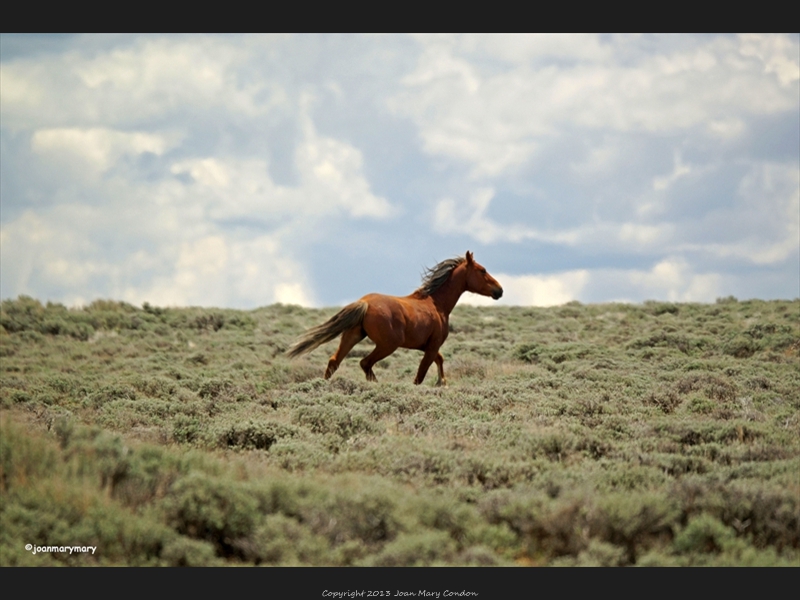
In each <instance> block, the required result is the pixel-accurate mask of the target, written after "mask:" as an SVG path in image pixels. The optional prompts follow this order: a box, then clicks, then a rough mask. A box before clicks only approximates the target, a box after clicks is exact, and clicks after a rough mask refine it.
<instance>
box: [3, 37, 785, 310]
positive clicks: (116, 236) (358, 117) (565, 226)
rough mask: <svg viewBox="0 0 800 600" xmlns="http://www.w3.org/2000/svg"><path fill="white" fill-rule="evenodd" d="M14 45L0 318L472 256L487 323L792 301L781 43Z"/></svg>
mask: <svg viewBox="0 0 800 600" xmlns="http://www.w3.org/2000/svg"><path fill="white" fill-rule="evenodd" d="M18 39H19V40H21V41H20V42H19V43H18V44H17V50H16V51H15V53H12V54H8V53H4V56H3V57H2V59H0V93H1V94H2V98H3V101H2V103H0V117H1V118H0V134H1V135H0V145H2V152H3V160H2V163H0V170H2V176H1V177H0V186H2V198H3V200H2V206H0V210H1V211H2V212H1V214H2V223H0V245H2V252H0V254H1V256H0V265H1V267H2V273H3V277H2V280H0V287H1V288H2V294H3V296H4V297H7V296H9V295H12V296H13V295H17V294H19V293H30V294H33V295H38V296H40V297H42V298H46V299H52V300H58V301H67V302H72V301H82V299H85V300H90V299H91V298H92V297H97V296H101V297H116V298H121V299H128V300H129V301H132V302H140V301H142V302H143V301H149V302H152V303H156V304H158V303H167V304H202V305H226V306H257V305H261V304H265V303H269V302H275V301H279V302H287V303H301V304H316V303H320V304H330V303H332V302H335V301H337V300H338V299H341V298H345V297H348V294H351V293H353V289H360V288H362V287H363V288H364V289H371V288H372V285H373V284H374V285H377V284H380V285H381V286H384V285H385V286H389V289H391V285H392V281H393V279H392V278H394V277H395V276H396V275H395V273H397V272H398V270H399V269H402V268H403V267H404V266H405V265H407V264H408V263H413V262H416V261H421V262H424V261H428V260H432V259H434V258H436V257H437V256H438V257H442V256H447V255H450V254H451V253H452V251H453V243H454V242H456V243H457V246H458V249H459V250H463V247H462V243H463V241H464V240H465V239H469V240H473V241H472V242H470V244H475V243H477V244H479V245H492V246H493V248H492V256H493V258H492V262H493V263H494V264H493V267H494V271H499V272H500V273H501V274H502V276H503V277H504V278H505V279H506V280H507V281H508V283H507V291H506V296H505V297H504V299H503V301H504V302H507V301H513V302H514V303H517V302H519V303H528V302H533V303H537V304H554V303H561V302H565V301H568V300H569V299H578V300H581V301H602V300H607V299H609V298H628V299H631V300H639V299H646V298H649V297H663V298H666V299H671V298H675V299H706V300H713V299H714V294H717V293H718V294H719V295H723V296H724V295H727V294H731V293H734V294H739V295H741V292H737V291H735V290H745V291H746V290H748V289H750V288H749V287H748V286H749V284H750V282H756V283H753V285H757V286H761V287H757V289H758V290H761V291H759V293H760V294H766V295H769V294H773V296H774V295H775V294H779V295H784V296H785V295H786V294H787V293H788V294H796V292H795V291H794V288H796V284H797V282H798V279H797V265H798V261H800V217H798V215H800V173H798V169H797V161H798V150H797V148H798V140H800V137H798V136H800V130H798V120H797V114H798V98H800V95H798V91H800V66H798V56H800V55H799V54H798V50H799V49H800V37H798V36H797V35H796V34H792V35H745V36H732V35H719V36H717V35H712V36H705V35H700V36H684V35H678V36H651V35H644V36H635V35H621V36H609V35H433V36H428V35H423V36H351V35H341V36H339V35H334V36H331V35H322V36H161V35H157V36H108V37H104V36H92V37H81V36H74V37H70V38H63V39H62V42H61V43H59V44H58V45H57V46H53V47H51V48H50V49H49V50H48V51H47V52H40V51H38V50H37V51H31V52H28V53H26V52H24V46H25V43H24V42H25V40H26V38H24V37H23V38H18ZM35 43H36V42H35V41H31V42H30V44H35ZM20 49H22V50H20ZM34 50H36V49H34ZM459 239H460V240H462V241H461V242H459V241H458V240H459ZM469 247H473V248H474V247H475V246H474V245H470V246H469ZM525 252H536V253H537V254H536V255H537V257H538V258H537V261H536V262H535V263H530V264H529V263H526V262H525V260H524V258H521V257H522V256H523V253H525ZM545 257H546V258H545ZM544 260H547V261H550V262H551V267H552V269H551V270H549V271H548V270H547V269H546V268H545V267H544V264H545V263H544V262H543V261H544ZM342 261H352V262H353V263H355V264H358V265H359V268H358V269H352V270H351V271H349V272H350V273H352V276H349V277H348V278H346V280H343V279H342V278H335V277H331V276H330V273H331V272H332V270H333V269H334V268H335V267H336V266H337V265H339V264H340V263H341V262H342ZM495 261H496V262H495ZM622 265H625V266H622ZM534 269H536V270H535V271H534ZM758 282H760V283H758ZM787 282H788V283H787ZM753 289H756V288H753ZM770 290H772V291H770ZM787 290H788V292H787ZM745 293H749V292H747V291H746V292H745ZM489 303H492V304H493V302H491V301H489Z"/></svg>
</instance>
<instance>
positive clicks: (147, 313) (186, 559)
mask: <svg viewBox="0 0 800 600" xmlns="http://www.w3.org/2000/svg"><path fill="white" fill-rule="evenodd" d="M334 312H335V310H334V309H326V310H311V309H302V308H298V307H293V306H281V305H275V306H269V307H265V308H261V309H258V310H254V311H233V310H211V309H197V308H186V309H162V308H156V307H152V306H149V305H147V304H146V305H145V306H144V307H143V308H137V307H133V306H130V305H127V304H124V303H117V302H111V301H98V302H94V303H93V304H91V305H90V306H88V307H86V308H84V309H67V308H65V307H63V306H61V305H54V304H47V305H42V304H40V303H39V302H37V301H35V300H32V299H30V298H25V297H20V298H18V299H17V300H6V301H3V303H2V314H0V324H1V325H2V331H0V406H1V407H2V408H1V409H0V428H1V429H0V486H2V493H1V494H0V565H46V564H70V565H80V564H115V565H214V564H262V565H265V564H266V565H515V564H516V565H795V566H797V565H800V369H799V368H798V367H799V366H800V301H798V300H795V301H792V302H789V301H774V302H764V301H746V302H739V301H736V300H735V299H733V298H729V299H725V300H720V301H718V302H717V303H716V304H713V305H700V304H665V303H655V302H654V303H645V304H644V305H624V304H604V305H588V306H584V305H580V304H577V303H571V304H568V305H565V306H561V307H554V308H519V307H517V308H471V307H457V308H456V310H455V311H454V312H453V314H452V316H451V334H450V338H449V339H448V341H447V342H446V343H445V345H444V346H443V348H442V353H443V355H444V357H445V372H446V375H447V379H448V384H449V385H448V386H447V387H446V388H436V387H433V383H434V382H435V380H436V376H435V369H432V370H431V372H429V374H428V378H427V380H426V381H425V383H424V384H423V385H421V386H414V385H412V384H411V382H412V380H413V378H414V374H415V372H416V368H417V365H418V363H419V360H420V358H421V356H422V355H421V353H419V352H412V351H406V350H400V351H398V352H397V353H395V354H393V355H392V356H390V357H389V358H387V359H386V360H384V361H382V362H381V363H379V365H378V368H377V369H376V373H377V375H378V379H379V381H378V383H376V384H375V383H373V384H370V383H367V382H366V381H364V376H363V374H362V373H361V371H360V369H359V367H358V358H360V357H362V356H364V355H365V354H366V353H367V352H368V351H369V344H368V343H367V342H362V343H361V344H360V345H358V346H356V348H355V349H354V351H353V352H352V353H351V355H350V356H349V357H348V360H346V361H345V363H344V364H343V366H342V367H341V369H340V370H339V371H338V372H337V374H336V375H335V376H334V378H333V379H332V380H330V381H324V380H322V379H321V378H320V376H321V374H322V373H323V371H324V367H325V365H326V363H327V359H328V356H329V355H330V354H331V353H332V351H333V349H334V348H335V343H332V344H329V345H327V346H324V347H322V348H320V349H318V350H316V351H315V352H313V353H312V354H311V355H309V356H307V357H304V358H302V359H298V360H295V361H288V360H287V359H286V358H285V357H284V356H283V352H284V351H285V350H286V348H288V347H289V345H290V344H291V342H292V341H293V340H294V338H295V337H296V336H297V335H299V334H300V333H301V332H302V331H303V330H304V329H306V328H308V327H310V326H312V325H315V324H318V323H320V322H322V321H323V320H324V319H326V318H327V317H329V316H330V315H331V314H333V313H334ZM25 544H31V545H33V546H48V545H49V546H55V545H81V546H85V545H91V546H96V548H97V549H96V552H95V553H94V554H91V553H87V552H81V553H73V554H70V553H69V552H44V553H37V554H33V552H32V551H26V550H25Z"/></svg>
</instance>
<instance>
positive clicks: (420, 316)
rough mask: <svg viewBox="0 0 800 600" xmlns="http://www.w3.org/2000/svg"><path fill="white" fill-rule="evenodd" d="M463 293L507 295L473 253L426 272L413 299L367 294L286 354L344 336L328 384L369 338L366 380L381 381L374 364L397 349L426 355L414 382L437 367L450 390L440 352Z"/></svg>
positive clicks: (330, 364) (442, 382) (331, 363)
mask: <svg viewBox="0 0 800 600" xmlns="http://www.w3.org/2000/svg"><path fill="white" fill-rule="evenodd" d="M464 292H473V293H475V294H481V295H482V296H491V297H492V298H494V299H495V300H498V299H499V298H500V297H501V296H502V295H503V288H502V287H501V286H500V284H499V283H498V282H497V280H496V279H495V278H494V277H492V276H491V275H489V273H487V272H486V269H485V268H484V267H483V266H481V265H480V264H478V263H477V262H475V259H474V258H473V256H472V252H469V251H468V252H467V254H466V256H465V257H458V258H449V259H446V260H443V261H442V262H440V263H439V264H437V265H436V266H434V267H432V268H430V269H426V270H425V273H424V275H423V280H422V285H421V286H420V287H419V288H417V290H416V291H414V292H413V293H412V294H410V295H408V296H403V297H398V296H386V295H383V294H367V295H366V296H364V297H362V298H361V299H359V300H357V301H356V302H353V303H352V304H349V305H347V306H345V307H344V308H343V309H342V310H340V311H339V312H338V313H336V314H335V315H333V316H332V317H331V318H330V319H328V320H327V321H325V322H324V323H323V324H321V325H317V326H316V327H312V328H311V329H309V330H308V331H306V332H305V333H304V334H303V335H302V336H300V338H298V339H297V341H296V342H295V343H294V344H293V345H292V346H291V347H290V348H289V349H288V350H287V351H286V353H287V355H288V356H289V357H290V358H295V357H297V356H301V355H303V354H306V353H308V352H311V351H312V350H314V349H315V348H317V347H318V346H320V345H322V344H324V343H326V342H329V341H331V340H333V339H335V338H337V337H338V336H339V335H341V336H342V339H341V341H340V342H339V348H338V349H337V350H336V352H335V353H334V354H333V356H331V358H330V360H329V361H328V367H327V369H325V379H330V378H331V376H333V374H334V373H335V372H336V369H338V368H339V365H341V364H342V361H343V360H344V359H345V357H346V356H347V353H348V352H350V350H352V349H353V346H355V345H356V344H357V343H358V342H360V341H361V340H363V339H364V338H365V337H369V339H371V340H372V341H373V342H375V349H374V350H373V351H372V352H370V353H369V354H368V355H367V356H365V357H364V358H363V359H362V360H361V362H360V365H361V369H362V370H363V371H364V374H365V375H366V376H367V381H377V378H376V377H375V373H374V372H373V371H372V367H373V366H374V365H375V363H377V362H378V361H379V360H382V359H384V358H386V357H387V356H389V355H390V354H392V353H393V352H394V351H395V350H397V349H398V348H410V349H412V350H421V351H422V352H424V355H423V357H422V361H421V362H420V363H419V369H418V370H417V376H416V377H415V378H414V383H415V384H417V385H419V384H420V383H422V381H423V380H424V379H425V374H426V373H427V372H428V369H429V368H430V366H431V364H432V363H433V362H435V363H436V366H437V367H438V371H439V378H438V379H437V381H436V385H445V384H446V383H447V381H446V380H445V377H444V359H443V358H442V355H441V353H440V352H439V348H441V346H442V344H443V343H444V341H445V340H446V339H447V334H448V333H449V318H450V312H451V311H452V310H453V308H454V307H455V305H456V302H458V299H459V298H460V297H461V294H463V293H464Z"/></svg>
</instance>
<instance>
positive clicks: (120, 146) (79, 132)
mask: <svg viewBox="0 0 800 600" xmlns="http://www.w3.org/2000/svg"><path fill="white" fill-rule="evenodd" d="M170 138H172V139H170ZM176 143H177V140H176V139H175V136H174V135H173V136H169V137H168V136H165V135H162V134H157V133H147V132H123V131H114V130H112V129H107V128H100V127H93V128H89V129H80V128H76V127H60V128H51V129H40V130H38V131H35V132H34V133H33V136H32V138H31V147H32V149H33V150H34V152H37V153H39V154H50V155H52V156H53V157H54V158H56V160H62V161H63V160H64V159H67V160H69V159H70V158H76V159H78V160H79V161H80V162H81V163H82V164H80V165H79V166H76V170H83V169H84V168H85V167H86V166H89V167H90V168H91V169H92V170H93V171H94V172H95V173H96V174H100V173H102V172H104V171H106V170H108V169H109V168H110V167H111V166H112V165H113V164H114V163H115V162H116V161H117V160H119V158H120V157H121V156H123V155H126V154H127V155H138V154H143V153H145V152H150V153H152V154H155V155H158V156H160V155H162V154H163V153H164V152H165V151H166V150H167V149H169V148H171V147H173V146H175V145H176Z"/></svg>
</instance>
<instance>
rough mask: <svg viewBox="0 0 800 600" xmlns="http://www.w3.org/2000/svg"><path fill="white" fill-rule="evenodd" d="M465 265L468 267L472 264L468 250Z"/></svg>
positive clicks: (470, 253)
mask: <svg viewBox="0 0 800 600" xmlns="http://www.w3.org/2000/svg"><path fill="white" fill-rule="evenodd" d="M467 264H468V265H471V264H472V252H470V251H469V250H467Z"/></svg>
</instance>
